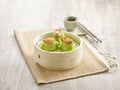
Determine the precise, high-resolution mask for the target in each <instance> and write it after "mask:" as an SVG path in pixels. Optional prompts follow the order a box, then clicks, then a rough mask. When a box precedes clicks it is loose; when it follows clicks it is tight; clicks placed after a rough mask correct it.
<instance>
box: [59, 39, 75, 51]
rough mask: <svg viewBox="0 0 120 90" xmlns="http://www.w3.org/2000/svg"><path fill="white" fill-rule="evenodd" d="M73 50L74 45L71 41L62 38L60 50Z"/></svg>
mask: <svg viewBox="0 0 120 90" xmlns="http://www.w3.org/2000/svg"><path fill="white" fill-rule="evenodd" d="M74 48H75V44H74V41H73V39H71V38H69V37H63V38H62V41H61V48H60V49H61V50H62V51H70V50H73V49H74Z"/></svg>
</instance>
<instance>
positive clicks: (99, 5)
mask: <svg viewBox="0 0 120 90" xmlns="http://www.w3.org/2000/svg"><path fill="white" fill-rule="evenodd" d="M68 14H70V15H75V16H77V17H79V20H80V22H82V23H83V24H84V25H86V26H87V27H88V28H89V29H90V30H91V31H92V32H94V33H97V34H99V35H100V36H101V37H102V39H103V43H104V48H103V49H104V50H105V51H107V52H108V53H110V54H112V55H113V56H115V57H117V59H118V60H119V59H120V40H119V39H120V1H119V0H0V90H120V70H118V71H116V72H114V73H103V74H97V75H92V76H86V77H81V78H77V79H71V80H66V81H61V82H56V83H50V84H45V85H37V84H36V82H35V80H34V79H33V76H32V74H31V72H30V70H29V69H28V66H27V65H26V63H25V61H24V58H23V56H22V54H21V52H20V49H19V47H18V45H17V43H16V40H15V38H14V35H13V31H14V30H15V29H17V30H27V31H29V30H36V29H40V28H46V27H54V26H59V27H63V19H64V17H65V16H67V15H68ZM119 61H120V60H119ZM119 63H120V62H119Z"/></svg>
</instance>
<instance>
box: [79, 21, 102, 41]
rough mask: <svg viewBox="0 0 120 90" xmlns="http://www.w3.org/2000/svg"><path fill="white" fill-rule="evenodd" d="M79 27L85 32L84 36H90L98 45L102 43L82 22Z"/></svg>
mask: <svg viewBox="0 0 120 90" xmlns="http://www.w3.org/2000/svg"><path fill="white" fill-rule="evenodd" d="M78 26H79V27H80V28H81V29H82V30H83V31H84V32H85V33H84V35H85V34H86V35H88V36H89V37H91V38H92V39H93V40H94V41H95V42H96V43H102V40H100V39H99V38H98V37H97V36H96V35H95V34H93V33H92V32H90V31H89V30H88V29H87V28H86V27H85V26H83V25H82V24H81V23H80V22H78Z"/></svg>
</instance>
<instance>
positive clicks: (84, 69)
mask: <svg viewBox="0 0 120 90" xmlns="http://www.w3.org/2000/svg"><path fill="white" fill-rule="evenodd" d="M52 30H53V31H54V29H43V30H36V31H30V32H21V31H15V32H14V34H15V38H16V40H17V42H18V45H19V47H20V50H21V52H22V54H23V56H24V58H25V61H26V63H27V65H28V66H29V69H30V71H31V73H32V75H33V77H34V79H35V80H36V82H37V83H50V82H55V81H60V80H66V79H70V78H76V77H81V76H86V75H91V74H96V73H100V72H105V71H107V70H108V68H107V67H106V65H105V64H103V63H102V62H101V60H99V58H96V56H95V54H93V53H91V51H90V49H89V48H88V47H87V45H86V44H85V43H84V44H83V58H82V61H81V62H80V64H79V66H77V67H75V68H74V69H71V70H66V71H52V70H47V69H44V68H43V67H41V66H40V65H39V64H38V63H37V62H36V60H35V59H34V47H33V39H34V38H35V36H37V35H38V34H40V33H43V32H47V31H52Z"/></svg>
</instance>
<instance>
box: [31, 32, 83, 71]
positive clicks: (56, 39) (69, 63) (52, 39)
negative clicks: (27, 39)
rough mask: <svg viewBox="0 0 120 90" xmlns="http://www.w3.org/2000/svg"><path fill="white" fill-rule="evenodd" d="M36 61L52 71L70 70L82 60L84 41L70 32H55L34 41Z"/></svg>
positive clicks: (38, 37) (45, 34) (44, 34)
mask: <svg viewBox="0 0 120 90" xmlns="http://www.w3.org/2000/svg"><path fill="white" fill-rule="evenodd" d="M33 42H34V51H35V59H36V60H37V62H38V63H39V64H40V65H41V66H42V67H44V68H46V69H50V70H68V69H72V68H74V67H76V66H77V65H79V63H80V61H81V60H82V39H81V38H80V37H78V36H77V35H75V34H72V33H70V32H65V31H60V30H55V32H53V31H52V32H47V33H43V34H40V35H38V36H37V37H35V39H34V41H33Z"/></svg>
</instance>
